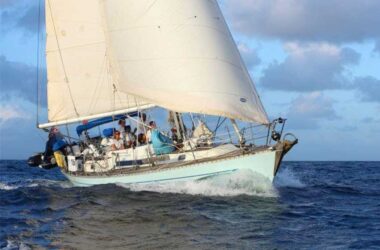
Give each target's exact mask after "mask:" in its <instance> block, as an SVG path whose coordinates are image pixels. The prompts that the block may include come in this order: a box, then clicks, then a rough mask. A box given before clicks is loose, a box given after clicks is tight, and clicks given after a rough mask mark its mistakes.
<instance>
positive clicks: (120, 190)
mask: <svg viewBox="0 0 380 250" xmlns="http://www.w3.org/2000/svg"><path fill="white" fill-rule="evenodd" d="M33 248H49V249H55V248H56V249H61V248H64V249H66V248H68V249H136V248H139V249H156V248H159V249H178V248H179V249H349V248H352V249H380V162H284V163H283V166H282V169H281V170H280V173H279V174H278V176H277V177H276V179H275V181H274V184H272V183H270V182H269V181H268V180H266V179H265V178H262V177H261V176H260V175H258V174H256V173H254V172H250V171H239V172H236V173H234V174H232V175H222V176H217V177H213V178H207V179H203V180H200V181H188V182H175V183H168V184H144V185H128V186H127V185H124V184H116V185H100V186H94V187H88V188H78V187H72V186H71V184H70V183H69V182H68V181H66V180H65V178H64V176H63V175H62V174H60V172H59V171H58V169H54V170H50V171H49V170H43V169H39V168H30V167H28V166H27V164H26V162H25V161H0V249H33Z"/></svg>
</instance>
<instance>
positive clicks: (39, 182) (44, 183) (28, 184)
mask: <svg viewBox="0 0 380 250" xmlns="http://www.w3.org/2000/svg"><path fill="white" fill-rule="evenodd" d="M53 186H57V187H61V188H70V187H72V184H71V183H70V182H69V181H55V180H47V179H35V180H26V181H25V182H22V183H20V182H16V183H12V182H10V183H2V182H0V190H13V189H18V188H33V187H53Z"/></svg>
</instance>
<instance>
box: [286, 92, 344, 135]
mask: <svg viewBox="0 0 380 250" xmlns="http://www.w3.org/2000/svg"><path fill="white" fill-rule="evenodd" d="M333 103H334V101H333V100H332V99H331V98H329V97H326V96H325V95H324V94H323V93H322V92H319V91H317V92H312V93H308V94H302V95H300V96H298V97H297V98H296V99H294V100H293V101H292V102H291V104H290V107H289V112H288V114H287V118H288V119H289V127H290V128H293V129H294V128H296V129H316V128H318V127H319V124H320V122H321V121H323V120H334V119H337V118H338V115H337V114H336V111H335V109H334V107H333Z"/></svg>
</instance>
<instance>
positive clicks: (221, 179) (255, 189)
mask: <svg viewBox="0 0 380 250" xmlns="http://www.w3.org/2000/svg"><path fill="white" fill-rule="evenodd" d="M117 185H118V186H121V187H124V188H128V189H130V190H131V191H151V192H159V193H180V194H190V195H204V196H238V195H250V196H262V197H277V192H276V190H275V188H274V187H273V185H272V183H271V181H270V180H269V179H267V178H265V177H264V176H262V175H260V174H258V173H256V172H253V171H251V170H245V169H244V170H238V171H236V172H234V173H232V174H225V175H218V176H213V177H208V178H204V179H200V180H192V181H176V182H166V183H149V184H129V185H128V184H123V183H118V184H117Z"/></svg>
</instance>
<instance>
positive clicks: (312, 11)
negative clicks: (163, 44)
mask: <svg viewBox="0 0 380 250" xmlns="http://www.w3.org/2000/svg"><path fill="white" fill-rule="evenodd" d="M224 10H225V12H226V14H227V17H228V19H229V21H230V22H231V23H232V27H233V28H234V29H235V30H236V31H238V32H240V33H241V34H244V35H246V36H255V37H257V36H260V37H266V38H275V39H278V38H280V39H283V40H302V41H329V42H333V43H344V42H361V41H364V40H367V39H374V40H376V39H379V38H380V26H379V25H377V24H379V23H380V1H378V0H345V1H342V0H329V1H326V0H318V1H297V0H227V1H225V5H224Z"/></svg>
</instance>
